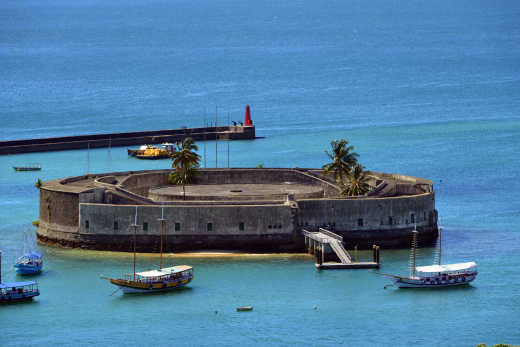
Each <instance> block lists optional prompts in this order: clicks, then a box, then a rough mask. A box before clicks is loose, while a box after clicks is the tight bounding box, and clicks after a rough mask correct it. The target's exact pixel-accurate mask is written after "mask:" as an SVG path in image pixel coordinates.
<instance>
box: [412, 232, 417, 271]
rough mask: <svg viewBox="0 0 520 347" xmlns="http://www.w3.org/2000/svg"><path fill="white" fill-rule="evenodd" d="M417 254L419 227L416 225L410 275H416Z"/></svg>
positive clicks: (413, 233) (413, 234) (413, 235)
mask: <svg viewBox="0 0 520 347" xmlns="http://www.w3.org/2000/svg"><path fill="white" fill-rule="evenodd" d="M416 254H417V227H416V226H415V225H414V228H413V231H412V251H411V254H410V262H411V267H410V277H414V276H415V257H416Z"/></svg>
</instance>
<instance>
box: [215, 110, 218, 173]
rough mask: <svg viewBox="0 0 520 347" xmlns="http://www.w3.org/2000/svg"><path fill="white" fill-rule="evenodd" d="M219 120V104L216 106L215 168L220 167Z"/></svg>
mask: <svg viewBox="0 0 520 347" xmlns="http://www.w3.org/2000/svg"><path fill="white" fill-rule="evenodd" d="M217 122H218V106H215V168H217V167H218V131H217Z"/></svg>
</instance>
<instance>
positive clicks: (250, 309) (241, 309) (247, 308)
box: [237, 306, 253, 312]
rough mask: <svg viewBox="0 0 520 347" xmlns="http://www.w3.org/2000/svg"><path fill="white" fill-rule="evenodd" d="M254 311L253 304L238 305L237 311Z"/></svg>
mask: <svg viewBox="0 0 520 347" xmlns="http://www.w3.org/2000/svg"><path fill="white" fill-rule="evenodd" d="M244 311H253V306H240V307H237V312H244Z"/></svg>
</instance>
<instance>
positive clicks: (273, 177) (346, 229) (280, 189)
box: [37, 168, 437, 252]
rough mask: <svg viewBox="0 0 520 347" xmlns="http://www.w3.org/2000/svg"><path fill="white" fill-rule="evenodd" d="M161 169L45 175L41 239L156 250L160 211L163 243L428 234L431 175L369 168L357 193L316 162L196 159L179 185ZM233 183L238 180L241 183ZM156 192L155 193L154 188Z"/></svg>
mask: <svg viewBox="0 0 520 347" xmlns="http://www.w3.org/2000/svg"><path fill="white" fill-rule="evenodd" d="M169 172H170V171H169V170H153V171H135V172H113V173H106V174H94V175H85V176H77V177H69V178H65V179H58V180H53V181H47V182H44V184H43V185H42V187H41V188H40V221H39V226H38V229H37V237H38V240H39V241H40V242H43V243H48V244H54V245H57V246H63V247H79V248H86V249H96V250H113V251H132V249H133V233H134V228H133V227H132V224H134V221H135V218H136V208H137V225H138V227H137V229H136V239H137V251H139V252H158V251H159V245H160V239H161V237H160V235H161V223H160V221H159V219H160V218H161V217H162V216H164V218H165V219H166V222H165V224H164V233H163V245H164V251H166V252H181V251H194V250H234V251H244V252H300V251H304V247H305V246H304V239H303V236H302V234H301V231H302V229H306V230H314V229H317V228H318V227H324V226H325V227H328V228H329V229H331V230H333V231H334V232H335V233H337V234H339V235H341V236H343V238H344V241H345V244H346V247H347V248H353V247H354V245H358V246H359V247H360V248H366V247H371V245H372V244H374V243H376V244H378V245H380V246H382V247H386V248H390V247H409V244H410V236H411V230H412V229H413V227H414V225H416V226H417V229H418V230H419V239H420V241H421V243H422V244H425V243H426V244H427V243H431V242H433V241H434V240H435V239H436V237H437V212H436V210H435V194H434V191H433V184H432V182H431V181H428V180H425V179H421V178H416V177H410V176H404V175H395V174H394V175H391V174H386V173H375V172H373V173H371V176H370V185H371V187H372V190H371V191H370V192H369V193H368V194H367V195H365V196H359V197H351V198H341V197H339V190H338V187H337V186H336V185H335V184H334V183H333V182H331V181H328V180H326V179H325V178H324V177H323V173H322V171H321V170H317V169H290V168H287V169H201V170H200V171H199V172H198V175H197V182H196V184H193V185H189V186H186V193H185V194H184V193H183V190H182V189H181V188H179V187H176V186H171V185H169V184H168V173H169ZM241 187H242V188H243V189H241ZM158 192H160V194H159V193H158Z"/></svg>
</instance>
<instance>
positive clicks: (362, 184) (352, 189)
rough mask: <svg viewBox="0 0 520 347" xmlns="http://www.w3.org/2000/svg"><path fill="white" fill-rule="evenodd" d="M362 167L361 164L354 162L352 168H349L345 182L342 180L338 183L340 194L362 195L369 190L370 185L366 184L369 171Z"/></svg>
mask: <svg viewBox="0 0 520 347" xmlns="http://www.w3.org/2000/svg"><path fill="white" fill-rule="evenodd" d="M364 168H365V167H364V166H363V165H361V164H356V165H354V167H353V168H352V170H350V172H349V173H348V175H347V178H346V181H347V182H345V181H342V182H341V183H340V187H341V195H342V196H358V195H363V194H365V193H366V192H368V191H369V190H370V186H369V185H368V179H369V178H368V173H369V171H364Z"/></svg>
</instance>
